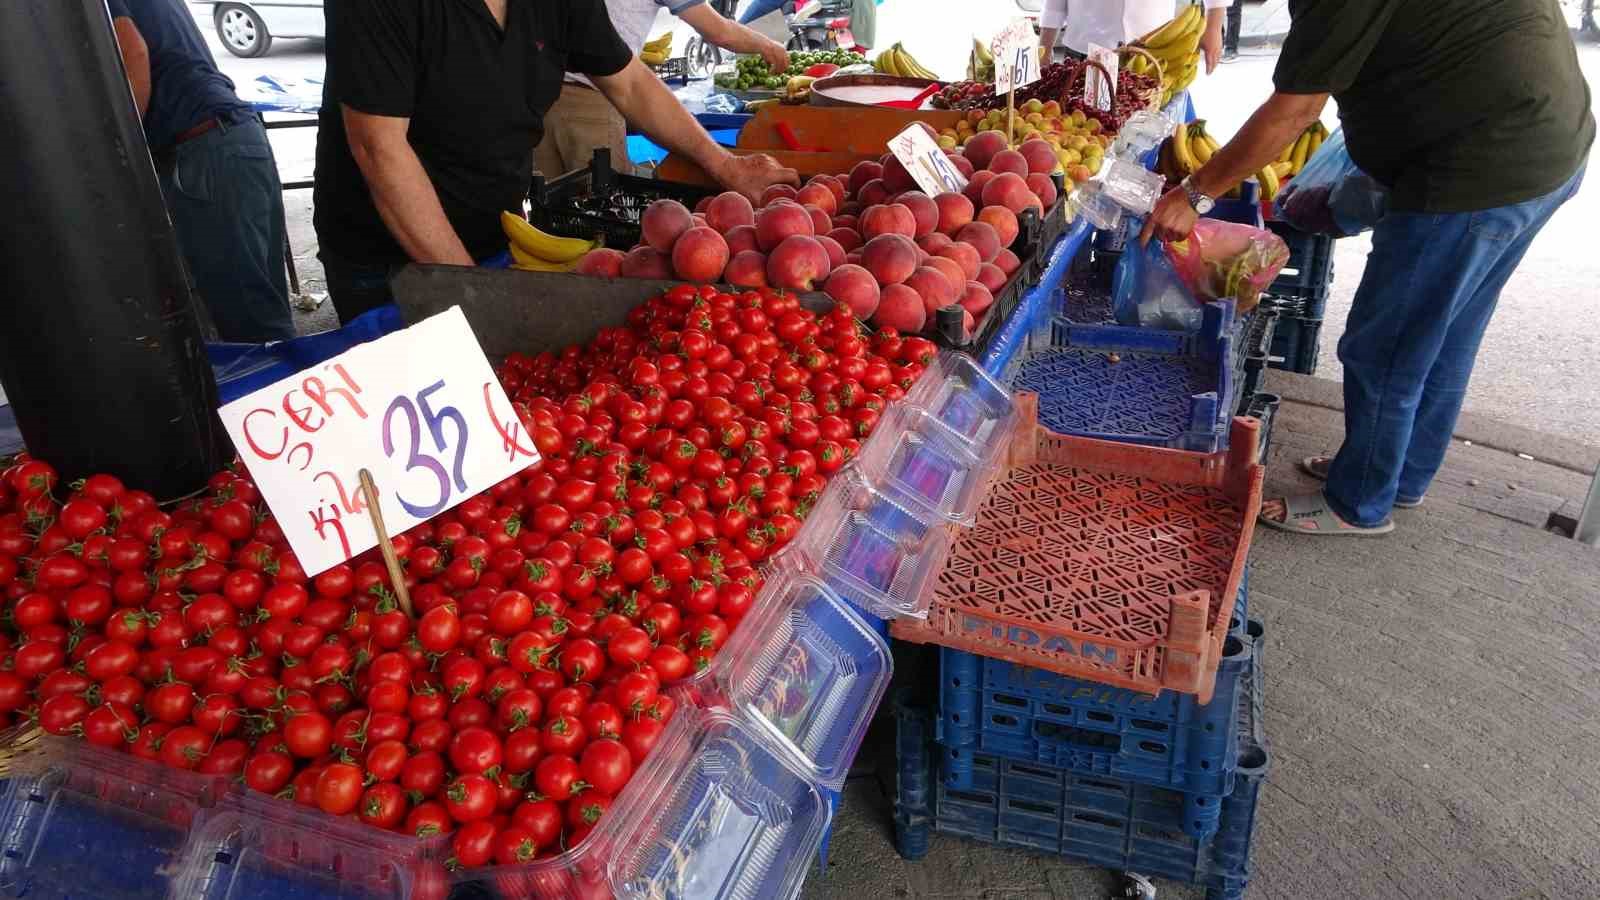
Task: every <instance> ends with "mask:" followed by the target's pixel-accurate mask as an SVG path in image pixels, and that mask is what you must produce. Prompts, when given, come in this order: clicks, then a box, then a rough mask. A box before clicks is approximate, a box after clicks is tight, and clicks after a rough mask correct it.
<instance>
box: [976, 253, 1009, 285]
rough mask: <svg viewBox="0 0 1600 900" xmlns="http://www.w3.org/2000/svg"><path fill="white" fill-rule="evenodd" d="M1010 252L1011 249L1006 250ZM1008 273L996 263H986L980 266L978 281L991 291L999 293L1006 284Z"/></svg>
mask: <svg viewBox="0 0 1600 900" xmlns="http://www.w3.org/2000/svg"><path fill="white" fill-rule="evenodd" d="M1006 252H1008V253H1009V252H1010V251H1006ZM1006 281H1007V278H1006V273H1005V272H1003V271H1001V269H1000V267H999V266H997V265H995V264H994V263H984V264H983V265H981V266H979V267H978V283H979V284H981V285H983V286H984V287H986V288H988V289H989V293H991V294H998V293H1000V291H1001V290H1002V289H1004V288H1005V286H1006Z"/></svg>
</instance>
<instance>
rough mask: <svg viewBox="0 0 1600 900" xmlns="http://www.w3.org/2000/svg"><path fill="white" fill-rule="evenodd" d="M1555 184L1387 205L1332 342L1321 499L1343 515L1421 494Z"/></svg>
mask: <svg viewBox="0 0 1600 900" xmlns="http://www.w3.org/2000/svg"><path fill="white" fill-rule="evenodd" d="M1585 166H1587V162H1585V165H1584V166H1579V168H1578V171H1577V172H1575V173H1573V175H1572V177H1571V178H1570V179H1568V181H1567V183H1566V184H1564V185H1562V186H1561V187H1559V188H1557V189H1556V190H1554V191H1552V192H1550V193H1549V194H1546V195H1545V196H1543V197H1539V198H1536V199H1533V200H1529V201H1526V202H1524V203H1517V204H1514V205H1512V206H1502V207H1499V208H1496V209H1486V210H1481V211H1479V212H1470V213H1453V214H1446V215H1427V214H1419V213H1390V214H1389V215H1387V216H1385V217H1384V218H1383V220H1382V221H1380V222H1379V223H1378V226H1377V228H1376V229H1375V230H1374V231H1373V233H1372V253H1371V254H1370V255H1369V256H1368V257H1367V270H1366V273H1365V274H1364V275H1363V276H1362V278H1361V286H1360V287H1359V288H1357V289H1356V297H1355V303H1354V305H1352V306H1351V308H1350V318H1349V321H1348V322H1347V324H1346V325H1345V332H1344V337H1343V338H1341V339H1340V341H1339V361H1340V362H1341V363H1343V364H1344V422H1345V437H1344V446H1342V447H1340V448H1339V453H1338V455H1337V456H1336V457H1334V460H1333V464H1332V466H1331V467H1330V468H1329V470H1328V484H1327V488H1326V491H1325V495H1326V497H1327V500H1328V505H1329V507H1331V508H1332V510H1333V511H1334V512H1335V513H1337V514H1338V515H1339V517H1340V518H1341V519H1344V520H1345V521H1346V522H1349V523H1350V524H1352V525H1360V526H1369V527H1370V526H1374V525H1379V524H1382V523H1383V522H1385V521H1387V520H1388V518H1389V512H1390V510H1391V509H1392V508H1393V506H1394V501H1395V498H1396V497H1400V498H1403V499H1406V500H1416V499H1419V498H1421V497H1422V495H1423V494H1424V493H1426V492H1427V490H1428V485H1429V484H1431V483H1432V481H1433V476H1434V475H1435V474H1437V473H1438V471H1439V466H1440V465H1441V464H1442V463H1443V462H1444V454H1445V450H1447V449H1448V448H1449V446H1450V437H1451V434H1452V433H1453V432H1454V430H1455V424H1456V417H1457V416H1458V415H1460V413H1461V401H1462V399H1463V398H1464V397H1465V396H1466V393H1467V382H1468V380H1469V379H1470V378H1471V377H1472V363H1473V360H1474V358H1475V357H1476V356H1477V353H1478V345H1479V343H1480V342H1481V341H1482V340H1483V332H1484V329H1485V328H1487V327H1488V325H1489V318H1490V317H1491V316H1493V315H1494V308H1495V304H1496V303H1497V302H1498V301H1499V299H1500V289H1501V288H1503V287H1505V284H1506V280H1507V279H1509V278H1510V277H1511V273H1512V272H1513V271H1515V270H1516V268H1517V264H1518V263H1520V262H1521V261H1522V256H1523V254H1524V253H1526V252H1527V250H1528V245H1529V244H1531V243H1533V239H1534V236H1535V235H1537V234H1538V233H1539V229H1541V228H1543V227H1544V224H1545V223H1546V222H1548V221H1550V216H1551V215H1552V214H1554V213H1555V211H1556V209H1557V208H1559V207H1560V206H1561V204H1563V203H1565V202H1566V201H1567V199H1568V198H1570V197H1571V196H1572V195H1573V194H1575V193H1577V191H1578V186H1579V185H1580V184H1581V183H1582V182H1583V170H1584V168H1585Z"/></svg>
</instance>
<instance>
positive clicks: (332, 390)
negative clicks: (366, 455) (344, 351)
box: [240, 363, 367, 472]
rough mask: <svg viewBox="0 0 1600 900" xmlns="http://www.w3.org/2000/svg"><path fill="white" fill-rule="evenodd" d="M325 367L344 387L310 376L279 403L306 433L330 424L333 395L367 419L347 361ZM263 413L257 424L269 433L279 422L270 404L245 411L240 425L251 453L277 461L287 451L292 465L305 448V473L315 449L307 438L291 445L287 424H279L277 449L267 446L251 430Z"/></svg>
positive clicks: (361, 417)
mask: <svg viewBox="0 0 1600 900" xmlns="http://www.w3.org/2000/svg"><path fill="white" fill-rule="evenodd" d="M326 368H327V369H328V370H330V371H332V372H333V373H334V374H335V375H337V376H338V380H339V381H342V382H343V383H344V386H343V387H339V386H338V385H337V384H335V386H333V387H329V386H328V385H327V383H325V382H324V381H323V380H322V378H320V377H318V376H316V375H307V376H306V377H305V378H303V379H301V380H300V383H299V384H298V385H295V386H293V387H290V388H289V389H288V390H287V391H285V392H284V394H283V399H282V400H281V401H280V403H279V404H278V405H279V407H280V408H281V409H282V410H283V414H284V415H285V416H287V417H288V419H289V421H290V422H293V423H294V426H295V428H297V429H298V430H299V431H300V432H302V433H304V434H315V433H317V432H318V431H321V430H322V427H323V426H324V425H326V424H327V423H328V420H329V419H331V418H333V416H334V413H335V410H334V406H333V403H332V402H331V399H333V398H337V399H342V400H343V401H344V403H345V405H346V406H347V407H348V409H349V411H350V412H352V413H354V414H355V416H356V418H359V419H365V418H366V417H367V410H366V408H365V407H363V406H362V405H361V401H360V400H358V399H357V398H356V395H358V394H360V393H361V386H360V385H359V384H357V383H356V380H355V379H354V378H351V377H350V373H349V372H347V371H345V368H344V364H343V363H334V364H332V365H331V366H328V367H326ZM297 394H302V395H304V396H305V397H306V399H307V401H309V402H305V403H297V402H296V401H295V399H294V398H295V396H296V395H297ZM318 414H320V416H319V415H318ZM261 416H265V417H266V422H265V423H264V424H261V425H259V426H256V427H259V428H260V429H262V431H263V433H264V434H270V429H271V427H272V424H273V423H274V422H276V420H277V418H278V413H277V412H276V411H275V410H273V409H271V408H269V407H257V408H255V409H252V410H250V411H249V412H248V413H245V416H244V418H243V419H242V420H241V422H240V428H241V430H242V431H243V432H244V440H245V443H246V444H248V445H249V447H250V450H251V452H253V453H255V454H256V455H257V456H259V457H261V458H262V459H265V460H274V459H277V458H278V457H280V456H283V455H284V454H285V453H288V454H289V459H288V460H287V462H289V463H290V464H291V465H292V464H293V463H294V453H295V451H303V453H304V459H303V460H302V461H301V463H300V471H302V472H303V471H305V470H306V469H308V468H310V467H311V461H312V458H313V457H314V456H315V452H316V448H314V447H313V446H312V445H311V444H310V443H309V442H307V441H300V442H298V443H295V444H294V445H293V446H291V445H290V443H289V441H290V434H289V426H288V425H279V426H278V432H279V439H278V448H277V449H276V450H268V449H265V448H264V447H263V446H262V444H261V442H260V441H257V440H256V432H255V431H253V430H252V421H253V420H255V419H257V418H258V417H261Z"/></svg>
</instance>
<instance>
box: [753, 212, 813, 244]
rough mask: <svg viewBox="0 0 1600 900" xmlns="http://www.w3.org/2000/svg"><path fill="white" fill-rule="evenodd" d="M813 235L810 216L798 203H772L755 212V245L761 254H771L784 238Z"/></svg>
mask: <svg viewBox="0 0 1600 900" xmlns="http://www.w3.org/2000/svg"><path fill="white" fill-rule="evenodd" d="M813 234H816V229H815V227H814V226H813V225H812V222H811V214H810V213H808V212H806V208H805V207H804V206H801V205H800V204H798V203H774V204H772V205H771V206H764V207H762V208H761V209H760V210H758V211H757V212H756V244H758V245H759V246H760V247H761V249H762V251H763V252H766V253H771V252H772V251H773V249H774V248H775V247H777V246H778V245H779V244H781V243H783V239H784V238H787V237H791V236H794V235H805V236H807V237H810V236H811V235H813Z"/></svg>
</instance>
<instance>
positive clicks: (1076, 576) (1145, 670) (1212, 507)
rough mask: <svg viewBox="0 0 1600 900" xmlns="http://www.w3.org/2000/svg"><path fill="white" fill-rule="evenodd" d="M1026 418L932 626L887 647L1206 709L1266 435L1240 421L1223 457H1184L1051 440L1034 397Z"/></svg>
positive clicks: (941, 594)
mask: <svg viewBox="0 0 1600 900" xmlns="http://www.w3.org/2000/svg"><path fill="white" fill-rule="evenodd" d="M1017 407H1018V413H1019V415H1020V416H1021V417H1023V419H1024V424H1023V425H1022V431H1021V432H1020V433H1019V436H1018V438H1017V440H1016V441H1014V442H1013V445H1012V449H1011V455H1010V457H1009V459H1008V460H1007V471H1006V472H1005V474H1004V475H1002V476H999V477H997V478H996V480H995V482H994V484H993V486H992V488H991V489H990V495H989V498H988V499H987V500H986V501H985V502H984V504H983V506H982V507H980V508H979V510H978V518H977V523H976V524H975V526H974V527H972V528H970V529H965V530H963V531H962V532H960V533H959V534H958V535H957V539H956V543H955V546H954V547H953V548H952V549H951V551H950V556H949V562H948V563H947V564H946V566H945V569H944V571H943V573H942V574H941V575H940V577H939V582H938V586H937V588H936V590H935V594H934V599H933V607H932V609H931V610H930V611H929V614H928V617H927V619H926V620H924V621H917V620H911V619H899V620H896V621H895V622H894V624H893V626H892V631H893V634H894V636H895V637H898V638H901V639H903V640H908V641H914V642H917V643H929V644H939V645H942V646H946V647H954V648H955V649H957V650H965V651H967V652H969V653H977V654H980V655H983V656H990V657H994V658H996V659H1003V660H1007V661H1009V662H1013V663H1017V664H1019V665H1024V666H1033V667H1036V668H1040V669H1046V670H1049V671H1052V672H1059V673H1061V674H1063V675H1071V676H1073V677H1076V678H1086V679H1090V680H1093V681H1099V682H1103V683H1106V684H1113V685H1118V686H1121V687H1126V688H1130V689H1133V690H1138V691H1145V692H1147V693H1152V694H1154V693H1157V692H1159V691H1161V690H1162V689H1170V690H1175V691H1181V692H1184V693H1188V694H1195V695H1197V696H1198V697H1199V698H1200V701H1201V702H1202V703H1205V702H1208V701H1209V700H1210V699H1211V693H1212V689H1213V688H1214V686H1215V683H1216V673H1217V664H1218V662H1219V661H1220V660H1221V657H1222V642H1223V640H1224V639H1225V638H1226V637H1227V634H1228V624H1229V619H1230V617H1231V616H1232V615H1233V605H1234V602H1235V598H1236V597H1237V596H1238V592H1239V581H1240V579H1241V578H1242V577H1243V576H1244V566H1245V558H1246V557H1247V556H1248V555H1249V552H1250V537H1251V534H1252V532H1253V531H1254V527H1255V519H1256V514H1257V513H1258V512H1259V511H1260V508H1261V483H1262V478H1263V476H1264V473H1265V470H1264V469H1263V468H1262V467H1261V466H1260V465H1259V464H1258V463H1257V431H1258V428H1259V424H1258V423H1257V422H1256V421H1255V420H1253V419H1234V420H1233V424H1232V434H1231V436H1230V441H1229V449H1228V450H1227V451H1225V452H1221V453H1209V454H1208V453H1190V452H1186V451H1181V450H1168V449H1164V448H1159V447H1139V446H1133V445H1129V444H1122V443H1114V442H1111V441H1097V440H1092V439H1089V438H1078V437H1065V436H1062V435H1057V434H1052V433H1051V432H1049V431H1047V430H1045V429H1043V428H1040V427H1039V426H1038V425H1037V424H1036V422H1037V419H1036V417H1035V409H1036V398H1035V397H1034V395H1032V394H1019V395H1018V396H1017ZM1028 423H1034V424H1031V425H1030V424H1028ZM1029 433H1031V434H1032V439H1031V440H1030V439H1025V438H1024V437H1022V435H1025V434H1029Z"/></svg>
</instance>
